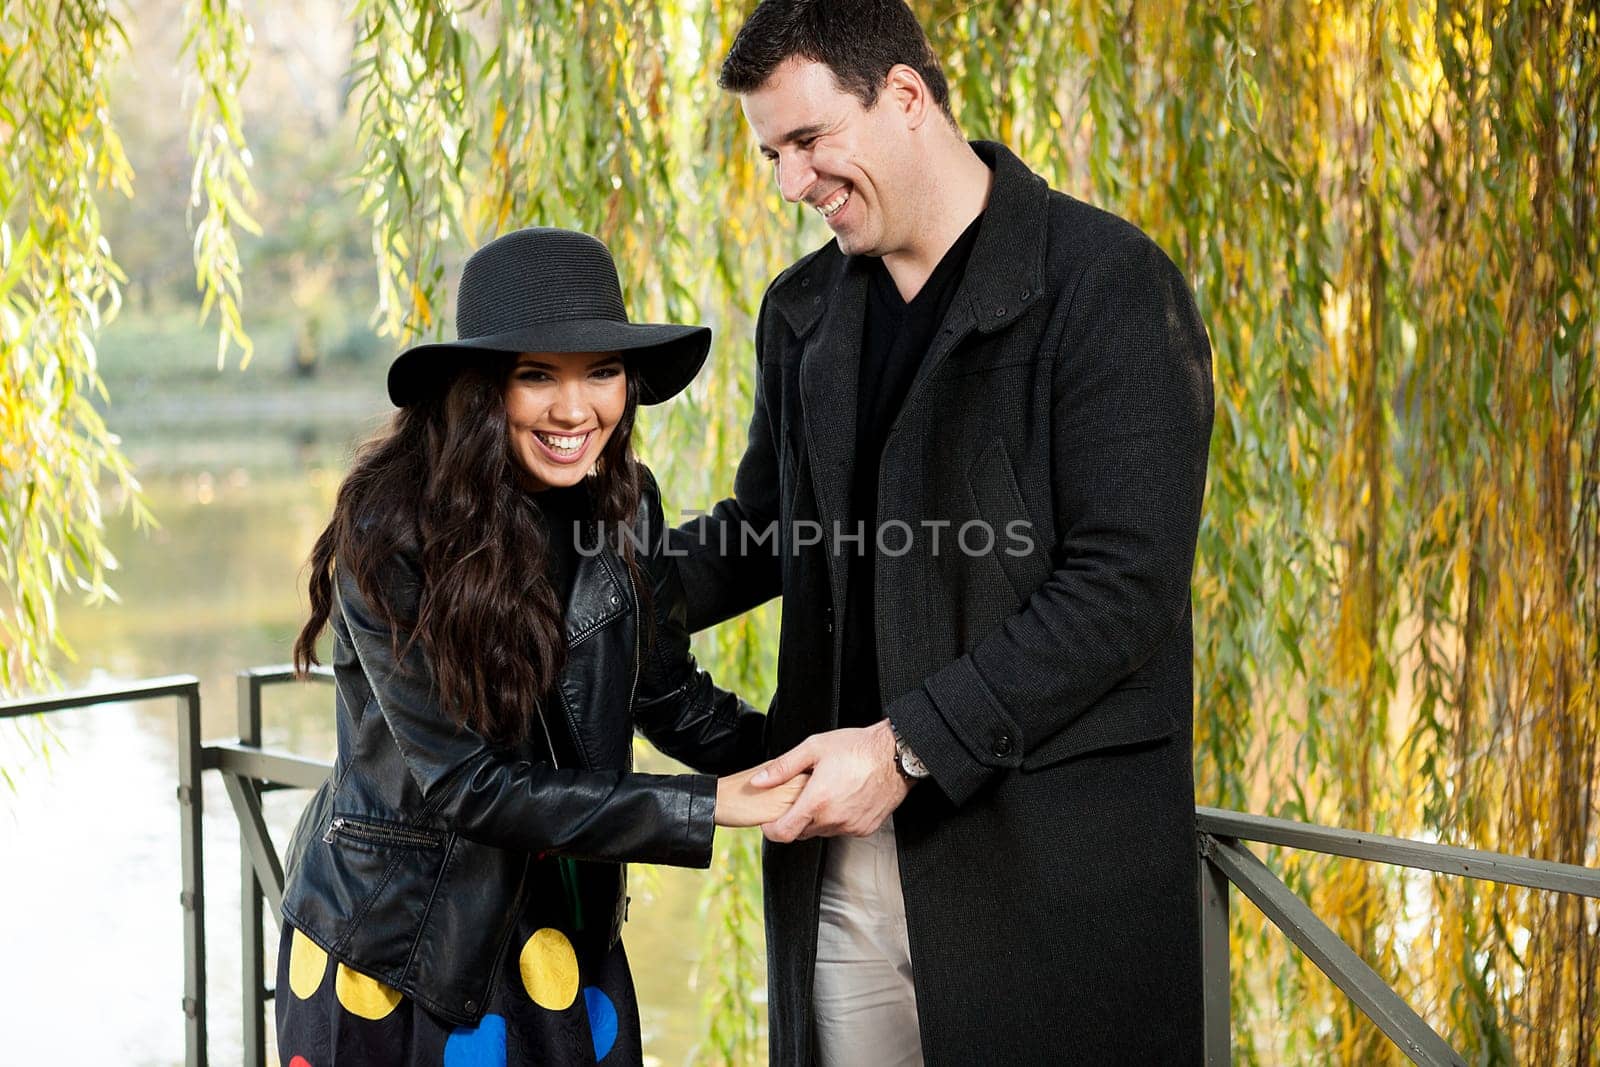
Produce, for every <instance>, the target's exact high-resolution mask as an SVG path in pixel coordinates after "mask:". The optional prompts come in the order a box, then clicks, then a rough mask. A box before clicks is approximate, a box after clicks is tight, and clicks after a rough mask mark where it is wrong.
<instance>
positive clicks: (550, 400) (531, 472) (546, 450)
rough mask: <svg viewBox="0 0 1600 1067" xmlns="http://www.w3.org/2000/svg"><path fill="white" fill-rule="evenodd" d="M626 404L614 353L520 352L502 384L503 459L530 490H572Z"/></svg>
mask: <svg viewBox="0 0 1600 1067" xmlns="http://www.w3.org/2000/svg"><path fill="white" fill-rule="evenodd" d="M627 406H628V378H627V374H626V371H625V370H624V368H623V363H622V356H621V354H620V353H617V352H524V353H522V354H521V355H520V356H518V357H517V363H516V366H514V367H513V368H512V370H511V376H510V378H509V379H508V380H507V381H506V430H507V432H508V433H509V434H510V439H511V454H512V455H513V456H514V457H516V460H517V464H518V466H520V467H521V468H522V475H523V479H522V480H523V484H524V485H526V486H527V487H528V488H529V489H530V490H533V491H534V492H538V491H540V490H542V489H554V488H560V487H563V486H570V485H577V484H578V483H579V482H581V481H582V480H583V479H584V478H585V477H586V476H587V475H588V474H589V472H590V471H592V470H593V469H594V465H595V462H596V461H597V460H598V459H599V458H600V453H601V451H602V450H604V448H605V446H606V442H608V441H610V440H611V435H612V433H614V432H615V431H616V428H617V423H618V422H620V421H621V420H622V415H623V412H624V411H625V410H626V408H627Z"/></svg>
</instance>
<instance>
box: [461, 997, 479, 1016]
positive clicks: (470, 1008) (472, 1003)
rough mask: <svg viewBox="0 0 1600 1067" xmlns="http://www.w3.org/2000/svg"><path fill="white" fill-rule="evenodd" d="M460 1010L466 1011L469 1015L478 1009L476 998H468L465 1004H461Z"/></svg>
mask: <svg viewBox="0 0 1600 1067" xmlns="http://www.w3.org/2000/svg"><path fill="white" fill-rule="evenodd" d="M461 1010H463V1011H465V1012H467V1013H468V1014H469V1015H470V1014H473V1013H475V1012H476V1011H477V1010H478V1002H477V1001H476V1000H469V1001H467V1002H466V1003H465V1004H463V1005H461Z"/></svg>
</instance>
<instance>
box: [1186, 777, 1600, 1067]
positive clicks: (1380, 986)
mask: <svg viewBox="0 0 1600 1067" xmlns="http://www.w3.org/2000/svg"><path fill="white" fill-rule="evenodd" d="M1195 821H1196V825H1197V829H1198V831H1199V843H1200V910H1201V937H1202V955H1203V958H1204V961H1205V966H1204V976H1205V977H1204V981H1205V1018H1206V1063H1207V1064H1208V1067H1218V1065H1222V1064H1227V1063H1229V1062H1231V1059H1232V1029H1231V1021H1230V1019H1229V1006H1230V1002H1229V988H1228V987H1229V982H1228V966H1229V958H1228V928H1229V914H1228V904H1229V901H1228V896H1229V894H1228V886H1229V885H1230V884H1231V885H1234V886H1237V887H1238V889H1239V891H1240V892H1241V893H1243V894H1244V895H1245V897H1247V898H1248V899H1249V900H1250V902H1251V903H1252V904H1254V905H1255V906H1256V907H1257V908H1259V909H1260V910H1261V912H1262V914H1263V915H1265V916H1266V917H1267V919H1268V921H1270V922H1271V923H1272V924H1273V925H1274V926H1276V927H1277V928H1278V929H1279V930H1281V931H1282V932H1283V933H1284V934H1285V935H1286V936H1287V937H1288V938H1289V940H1291V941H1293V942H1294V944H1295V945H1296V946H1297V947H1298V948H1299V949H1300V951H1302V952H1303V953H1305V955H1306V957H1307V958H1308V959H1310V960H1311V961H1312V962H1313V963H1315V964H1316V965H1317V967H1318V969H1320V970H1321V971H1322V973H1323V974H1325V975H1327V976H1328V978H1329V979H1330V980H1331V981H1332V982H1333V983H1334V984H1335V985H1336V986H1338V987H1339V989H1340V990H1342V991H1343V992H1344V994H1345V995H1346V996H1348V997H1349V998H1350V999H1351V1001H1352V1002H1354V1004H1355V1005H1356V1007H1358V1008H1359V1009H1360V1010H1361V1012H1362V1013H1363V1014H1365V1015H1366V1016H1367V1018H1369V1019H1371V1020H1372V1021H1373V1023H1375V1024H1376V1025H1377V1027H1378V1028H1379V1029H1380V1030H1382V1031H1383V1032H1384V1034H1385V1035H1386V1036H1387V1037H1388V1038H1389V1040H1391V1041H1393V1042H1394V1043H1395V1045H1396V1046H1398V1047H1399V1049H1400V1051H1402V1052H1404V1053H1405V1054H1406V1056H1408V1057H1409V1058H1410V1059H1411V1060H1412V1062H1414V1063H1419V1064H1426V1065H1428V1067H1456V1065H1460V1067H1465V1064H1466V1060H1465V1059H1464V1058H1463V1057H1462V1056H1461V1055H1460V1054H1459V1053H1458V1052H1456V1051H1455V1050H1454V1049H1453V1048H1451V1047H1450V1045H1449V1043H1448V1042H1446V1041H1445V1039H1444V1038H1443V1037H1441V1036H1440V1035H1439V1033H1438V1031H1436V1030H1434V1029H1433V1027H1431V1026H1429V1025H1428V1023H1427V1021H1426V1020H1425V1019H1423V1018H1422V1016H1420V1015H1418V1014H1417V1013H1416V1012H1415V1011H1414V1010H1412V1008H1411V1007H1410V1006H1409V1005H1408V1004H1406V1002H1405V1001H1404V1000H1403V999H1401V997H1400V995H1399V994H1398V993H1396V992H1395V991H1394V989H1393V988H1392V987H1390V985H1389V984H1388V983H1387V982H1385V981H1384V980H1383V978H1382V977H1381V976H1380V975H1379V974H1378V973H1377V972H1376V971H1374V970H1373V969H1372V968H1371V967H1370V966H1368V965H1367V962H1366V961H1365V960H1363V959H1362V958H1361V957H1360V956H1359V955H1358V954H1357V953H1356V952H1355V950H1354V949H1352V948H1350V946H1349V945H1347V944H1346V943H1345V942H1344V940H1343V939H1342V938H1340V937H1339V935H1338V934H1337V933H1335V932H1334V931H1333V929H1332V928H1331V927H1329V926H1328V924H1327V923H1325V922H1323V921H1322V920H1321V919H1320V918H1319V917H1318V916H1317V914H1316V913H1315V912H1314V911H1312V910H1311V908H1310V906H1309V905H1307V904H1306V902H1305V901H1304V900H1302V899H1301V898H1300V896H1299V894H1297V893H1295V892H1294V890H1292V889H1290V888H1289V887H1288V886H1287V885H1285V884H1284V883H1283V882H1282V881H1281V880H1280V879H1279V878H1278V877H1277V876H1276V875H1274V874H1273V873H1272V871H1271V870H1269V869H1268V868H1267V865H1266V864H1264V863H1262V862H1261V860H1260V859H1258V858H1257V857H1256V855H1255V853H1253V852H1251V851H1250V850H1249V849H1248V848H1246V847H1245V846H1244V845H1243V844H1242V843H1241V842H1244V841H1254V842H1259V843H1262V844H1270V845H1281V846H1284V847H1287V848H1295V849H1301V850H1303V851H1307V852H1317V853H1321V854H1323V855H1328V856H1343V857H1347V858H1351V859H1359V860H1368V861H1371V862H1374V863H1384V864H1389V865H1391V866H1396V867H1409V868H1412V869H1415V870H1424V871H1433V872H1435V873H1438V874H1445V875H1452V876H1455V877H1461V878H1471V879H1474V880H1478V881H1488V882H1500V883H1502V884H1505V885H1520V886H1526V887H1528V888H1531V889H1544V890H1550V891H1553V892H1558V893H1574V894H1577V895H1580V896H1586V897H1600V870H1597V869H1595V868H1592V867H1582V866H1577V865H1575V864H1570V863H1554V862H1551V861H1549V860H1536V859H1529V858H1527V857H1525V856H1508V855H1505V854H1503V853H1499V852H1482V851H1478V850H1477V849H1470V848H1460V847H1457V846H1455V845H1440V844H1436V843H1432V842H1426V841H1411V840H1408V839H1406V838H1402V837H1385V836H1383V835H1381V834H1368V833H1361V832H1359V831H1353V830H1342V829H1338V828H1336V827H1330V826H1316V825H1312V824H1310V823H1299V822H1293V821H1290V820H1288V819H1275V818H1272V817H1270V816H1266V815H1250V814H1247V813H1245V812H1239V811H1226V810H1223V809H1221V808H1207V807H1199V808H1196V809H1195Z"/></svg>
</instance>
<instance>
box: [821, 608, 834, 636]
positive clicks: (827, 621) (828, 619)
mask: <svg viewBox="0 0 1600 1067" xmlns="http://www.w3.org/2000/svg"><path fill="white" fill-rule="evenodd" d="M822 620H823V621H822V628H823V630H825V631H826V632H828V633H830V634H831V633H833V609H832V608H828V609H826V610H824V611H823V613H822Z"/></svg>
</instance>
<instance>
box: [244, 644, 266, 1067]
mask: <svg viewBox="0 0 1600 1067" xmlns="http://www.w3.org/2000/svg"><path fill="white" fill-rule="evenodd" d="M236 684H237V686H238V689H237V705H236V707H237V712H238V717H239V742H240V744H245V745H251V746H254V747H256V748H260V747H261V686H260V685H259V684H258V683H257V682H256V679H255V678H254V677H252V675H251V672H249V671H242V672H240V674H239V677H238V680H237V683H236ZM239 785H240V786H242V787H243V788H244V790H245V793H246V795H247V796H250V797H253V798H255V799H256V801H257V802H258V803H259V801H260V799H261V789H260V787H259V786H257V785H256V783H255V782H254V781H253V780H252V779H249V778H241V779H240V780H239ZM261 924H262V913H261V883H260V882H259V881H258V880H257V879H256V868H255V864H254V863H253V862H251V859H250V849H249V847H248V846H247V845H246V844H245V843H244V842H243V841H241V842H240V844H239V929H240V941H239V961H240V971H241V981H240V984H239V988H240V990H241V991H242V992H243V994H244V1026H243V1030H242V1032H241V1037H242V1039H243V1046H244V1047H243V1053H244V1060H243V1062H245V1063H247V1064H251V1065H253V1067H266V1062H267V1039H266V1032H265V1025H266V1024H265V1021H264V1020H265V1017H266V995H265V994H266V990H265V982H266V975H265V973H264V972H265V970H266V954H265V952H264V951H263V945H262V943H261V941H262V938H261Z"/></svg>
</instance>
